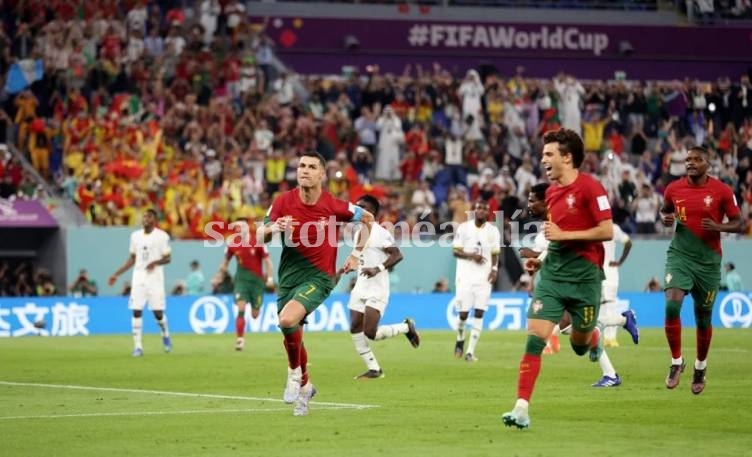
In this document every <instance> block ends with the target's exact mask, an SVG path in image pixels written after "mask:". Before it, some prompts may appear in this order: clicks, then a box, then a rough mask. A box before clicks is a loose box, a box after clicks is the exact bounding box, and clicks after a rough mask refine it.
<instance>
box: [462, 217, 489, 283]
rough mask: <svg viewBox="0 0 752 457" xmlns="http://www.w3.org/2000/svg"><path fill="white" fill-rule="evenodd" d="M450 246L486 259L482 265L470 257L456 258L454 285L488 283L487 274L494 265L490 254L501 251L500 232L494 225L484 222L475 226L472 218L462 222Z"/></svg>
mask: <svg viewBox="0 0 752 457" xmlns="http://www.w3.org/2000/svg"><path fill="white" fill-rule="evenodd" d="M452 247H453V248H454V249H457V250H462V252H466V253H468V254H481V255H483V258H484V259H486V261H485V262H483V264H482V265H479V264H477V263H475V262H473V261H472V260H470V259H457V273H456V275H455V279H454V282H455V285H456V286H457V287H460V286H461V285H462V286H466V285H469V284H488V275H489V274H490V273H491V268H492V267H493V266H494V265H493V264H492V262H491V256H492V255H493V254H498V253H499V252H501V234H500V233H499V230H498V229H497V228H496V226H495V225H494V224H492V223H491V222H486V223H484V224H483V225H481V226H480V227H476V226H475V221H473V220H469V221H467V222H463V223H461V224H460V225H459V227H457V233H456V234H455V235H454V242H453V243H452Z"/></svg>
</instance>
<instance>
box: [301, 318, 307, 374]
mask: <svg viewBox="0 0 752 457" xmlns="http://www.w3.org/2000/svg"><path fill="white" fill-rule="evenodd" d="M300 333H301V337H302V333H303V328H302V327H301V329H300ZM300 370H301V371H302V372H303V378H302V379H301V381H300V385H301V386H304V385H306V384H307V383H308V351H306V348H305V344H303V342H302V341H301V343H300Z"/></svg>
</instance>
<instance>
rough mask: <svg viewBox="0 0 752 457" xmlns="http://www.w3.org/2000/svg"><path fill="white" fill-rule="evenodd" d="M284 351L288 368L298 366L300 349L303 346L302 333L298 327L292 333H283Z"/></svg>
mask: <svg viewBox="0 0 752 457" xmlns="http://www.w3.org/2000/svg"><path fill="white" fill-rule="evenodd" d="M284 335H285V350H286V351H287V362H288V363H289V365H290V368H293V369H294V368H298V367H299V366H300V348H301V347H302V346H303V332H302V330H301V329H300V328H299V327H298V328H297V329H296V330H295V331H294V332H292V333H285V334H284Z"/></svg>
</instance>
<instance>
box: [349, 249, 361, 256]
mask: <svg viewBox="0 0 752 457" xmlns="http://www.w3.org/2000/svg"><path fill="white" fill-rule="evenodd" d="M362 254H363V251H361V250H360V249H353V251H352V252H351V253H350V255H351V256H353V257H357V258H360V256H361V255H362Z"/></svg>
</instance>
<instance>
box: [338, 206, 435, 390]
mask: <svg viewBox="0 0 752 457" xmlns="http://www.w3.org/2000/svg"><path fill="white" fill-rule="evenodd" d="M357 205H358V206H359V207H361V208H363V209H364V210H366V211H368V212H369V213H371V214H378V212H379V201H378V200H376V198H375V197H373V196H372V195H364V196H362V197H360V199H358V203H357ZM360 234H361V232H360V231H357V232H356V233H355V240H356V244H357V240H358V238H359V237H360ZM359 260H360V268H359V269H358V279H357V281H356V282H355V287H353V290H352V292H351V293H350V302H349V303H348V305H347V307H348V308H350V336H351V337H352V341H353V344H354V345H355V350H357V351H358V354H359V355H360V357H361V358H362V359H363V362H365V364H366V367H367V370H366V372H365V373H363V374H361V375H360V376H356V377H355V379H377V378H382V377H384V371H383V370H382V369H381V366H380V365H379V362H378V361H377V360H376V356H375V355H373V351H372V350H371V347H370V345H369V344H368V340H383V339H386V338H391V337H393V336H397V335H405V336H406V337H407V340H408V341H409V342H410V344H411V345H412V346H413V347H415V348H417V347H418V346H419V345H420V335H419V334H418V331H417V330H416V329H415V322H414V321H413V320H412V319H410V318H409V317H408V318H407V319H405V321H404V322H403V323H400V324H392V325H379V322H380V321H381V317H382V316H383V315H384V311H385V310H386V306H387V303H388V302H389V271H391V269H392V268H393V267H394V266H395V265H397V264H398V263H399V262H400V261H401V260H402V252H401V251H400V249H399V247H397V243H395V241H394V238H393V237H392V235H391V234H390V233H389V232H388V231H387V230H386V229H385V228H384V227H382V226H380V225H379V224H373V225H372V226H371V238H370V239H369V240H368V245H367V246H366V247H365V248H364V249H363V254H361V256H360V259H359ZM366 337H367V338H368V339H366Z"/></svg>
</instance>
